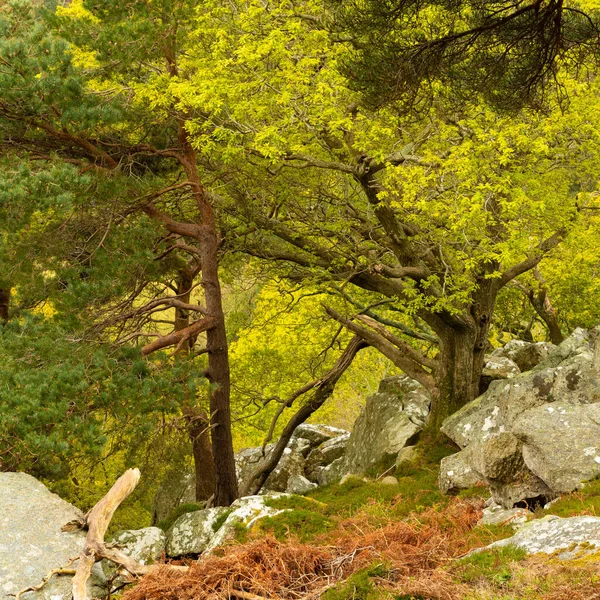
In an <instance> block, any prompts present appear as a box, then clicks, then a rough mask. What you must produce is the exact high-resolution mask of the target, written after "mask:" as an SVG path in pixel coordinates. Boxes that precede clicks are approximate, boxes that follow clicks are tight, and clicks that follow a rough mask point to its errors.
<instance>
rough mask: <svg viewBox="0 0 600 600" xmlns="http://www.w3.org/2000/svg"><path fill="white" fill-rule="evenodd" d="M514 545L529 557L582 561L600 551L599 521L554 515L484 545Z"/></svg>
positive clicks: (494, 546)
mask: <svg viewBox="0 0 600 600" xmlns="http://www.w3.org/2000/svg"><path fill="white" fill-rule="evenodd" d="M503 546H516V547H517V548H521V549H522V550H525V552H527V553H528V554H537V553H543V554H553V555H554V556H556V557H557V558H559V559H562V560H569V559H575V558H583V557H585V556H588V555H590V554H597V553H598V552H600V518H598V517H569V518H566V519H561V518H560V517H556V516H554V515H550V516H547V517H544V518H543V519H537V520H535V521H531V522H530V523H527V524H525V525H523V526H522V527H520V528H519V530H518V531H517V533H515V535H513V536H512V537H510V538H507V539H504V540H500V541H499V542H494V543H493V544H491V545H489V546H487V548H486V549H489V548H499V547H503Z"/></svg>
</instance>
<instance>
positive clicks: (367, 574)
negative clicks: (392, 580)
mask: <svg viewBox="0 0 600 600" xmlns="http://www.w3.org/2000/svg"><path fill="white" fill-rule="evenodd" d="M388 574H389V569H388V568H387V567H386V566H385V565H383V564H381V563H375V564H373V565H371V566H369V567H367V568H365V569H361V570H360V571H357V572H356V573H354V574H353V575H352V576H350V577H349V578H348V579H346V580H345V581H344V582H342V583H340V584H338V585H336V586H335V587H333V588H331V589H329V590H327V591H326V592H325V593H324V594H323V595H322V596H321V598H322V600H379V599H382V598H392V596H391V595H390V594H389V593H386V592H382V590H379V589H378V588H377V582H376V581H375V579H377V578H385V577H387V576H388Z"/></svg>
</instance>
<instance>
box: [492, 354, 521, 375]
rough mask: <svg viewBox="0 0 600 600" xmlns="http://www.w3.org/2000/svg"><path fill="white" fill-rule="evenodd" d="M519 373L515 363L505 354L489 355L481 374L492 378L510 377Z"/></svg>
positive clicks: (519, 370)
mask: <svg viewBox="0 0 600 600" xmlns="http://www.w3.org/2000/svg"><path fill="white" fill-rule="evenodd" d="M520 373H521V369H519V367H518V366H517V364H516V363H515V362H514V361H512V360H511V359H510V358H507V357H506V356H489V357H487V360H486V362H485V366H484V368H483V376H484V377H489V378H490V379H491V380H494V379H510V378H511V377H515V376H516V375H519V374H520Z"/></svg>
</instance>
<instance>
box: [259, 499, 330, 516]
mask: <svg viewBox="0 0 600 600" xmlns="http://www.w3.org/2000/svg"><path fill="white" fill-rule="evenodd" d="M265 506H270V507H271V508H277V509H280V510H285V509H302V510H310V511H313V512H321V513H323V512H324V511H326V510H327V505H326V504H324V503H323V502H319V501H318V500H315V499H314V498H309V497H306V496H280V497H275V498H269V497H267V498H265Z"/></svg>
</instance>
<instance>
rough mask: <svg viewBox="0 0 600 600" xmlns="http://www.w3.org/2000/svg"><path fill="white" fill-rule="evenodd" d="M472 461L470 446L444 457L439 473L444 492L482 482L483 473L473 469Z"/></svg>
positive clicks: (440, 486)
mask: <svg viewBox="0 0 600 600" xmlns="http://www.w3.org/2000/svg"><path fill="white" fill-rule="evenodd" d="M471 462H472V457H471V449H470V448H466V449H465V450H461V451H460V452H457V453H456V454H452V455H451V456H446V457H445V458H443V459H442V462H441V463H440V473H439V475H438V486H439V488H440V490H442V492H444V493H455V492H457V491H458V490H461V489H466V488H469V487H472V486H474V485H476V484H478V483H480V482H481V475H479V473H477V472H476V471H475V470H474V469H473V467H472V466H471Z"/></svg>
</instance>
